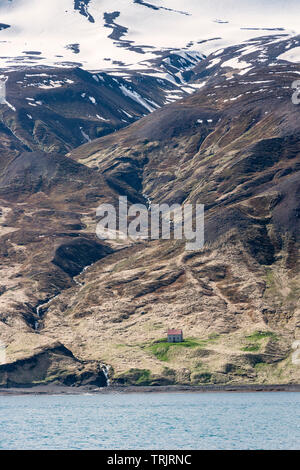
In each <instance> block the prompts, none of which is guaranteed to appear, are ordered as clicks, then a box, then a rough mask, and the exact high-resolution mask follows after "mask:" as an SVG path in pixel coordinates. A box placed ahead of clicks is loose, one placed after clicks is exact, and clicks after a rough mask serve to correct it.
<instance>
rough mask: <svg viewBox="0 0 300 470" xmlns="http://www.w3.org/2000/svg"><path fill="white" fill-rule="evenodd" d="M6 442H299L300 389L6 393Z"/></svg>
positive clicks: (176, 445)
mask: <svg viewBox="0 0 300 470" xmlns="http://www.w3.org/2000/svg"><path fill="white" fill-rule="evenodd" d="M0 449H100V450H101V449H120V450H121V449H155V450H171V449H178V450H179V449H180V450H181V449H187V450H189V449H300V393H285V392H280V393H207V394H206V393H134V394H123V393H122V394H117V393H111V394H103V395H72V396H68V395H55V396H44V395H43V396H39V395H35V396H33V395H30V396H0Z"/></svg>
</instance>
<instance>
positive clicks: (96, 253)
mask: <svg viewBox="0 0 300 470" xmlns="http://www.w3.org/2000/svg"><path fill="white" fill-rule="evenodd" d="M112 252H113V250H112V249H111V248H109V247H108V246H105V245H101V244H100V243H97V242H96V241H94V240H88V239H85V238H83V237H78V238H75V239H73V240H72V239H71V240H70V241H69V242H65V243H64V244H62V245H60V246H59V247H58V248H57V249H56V252H55V256H54V258H53V263H54V264H55V265H56V266H58V267H60V268H61V269H62V270H63V271H64V272H66V273H67V274H69V275H70V276H71V277H74V276H77V275H78V274H80V273H81V271H82V270H83V268H84V267H86V266H89V265H91V264H93V263H95V262H96V261H99V260H100V259H102V258H104V257H105V256H107V255H108V254H110V253H112Z"/></svg>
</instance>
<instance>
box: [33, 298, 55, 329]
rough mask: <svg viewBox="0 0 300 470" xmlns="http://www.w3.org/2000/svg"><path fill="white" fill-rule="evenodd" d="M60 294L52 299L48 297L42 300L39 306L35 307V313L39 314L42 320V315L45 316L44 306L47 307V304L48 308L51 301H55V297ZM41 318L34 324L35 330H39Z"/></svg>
mask: <svg viewBox="0 0 300 470" xmlns="http://www.w3.org/2000/svg"><path fill="white" fill-rule="evenodd" d="M58 296H59V294H57V295H55V296H54V297H52V298H51V299H48V300H45V301H44V302H42V303H41V304H40V305H38V307H36V309H35V313H36V315H37V317H38V318H39V319H40V320H41V319H42V317H43V310H42V309H43V308H45V306H46V305H47V306H48V307H47V310H48V308H49V305H50V304H51V302H53V300H54V299H56V297H58ZM40 320H37V321H36V322H35V324H34V330H35V331H38V330H39V327H40V323H41V322H40Z"/></svg>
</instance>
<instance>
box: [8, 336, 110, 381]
mask: <svg viewBox="0 0 300 470" xmlns="http://www.w3.org/2000/svg"><path fill="white" fill-rule="evenodd" d="M50 382H51V383H55V384H60V385H67V386H79V385H94V386H97V387H106V386H107V380H106V377H105V374H104V372H103V371H102V369H101V367H100V365H99V364H96V363H90V364H84V363H83V362H81V361H79V360H78V359H76V358H75V357H74V356H73V354H72V353H71V351H70V350H68V349H67V348H66V347H65V346H63V345H61V344H54V345H53V346H50V347H48V348H47V347H46V348H44V349H43V350H41V351H40V352H37V353H36V354H34V355H33V356H31V357H28V358H26V359H21V360H18V361H15V362H13V363H12V364H6V365H0V387H31V386H32V385H33V384H34V385H47V384H49V383H50Z"/></svg>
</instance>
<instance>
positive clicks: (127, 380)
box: [115, 369, 152, 386]
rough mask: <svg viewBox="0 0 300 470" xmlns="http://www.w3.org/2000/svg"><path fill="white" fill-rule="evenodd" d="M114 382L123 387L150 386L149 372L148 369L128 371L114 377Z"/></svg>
mask: <svg viewBox="0 0 300 470" xmlns="http://www.w3.org/2000/svg"><path fill="white" fill-rule="evenodd" d="M115 382H117V383H120V384H124V385H144V386H147V385H151V382H152V378H151V371H150V370H148V369H129V370H128V371H127V372H123V373H122V374H120V375H119V376H116V377H115Z"/></svg>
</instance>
